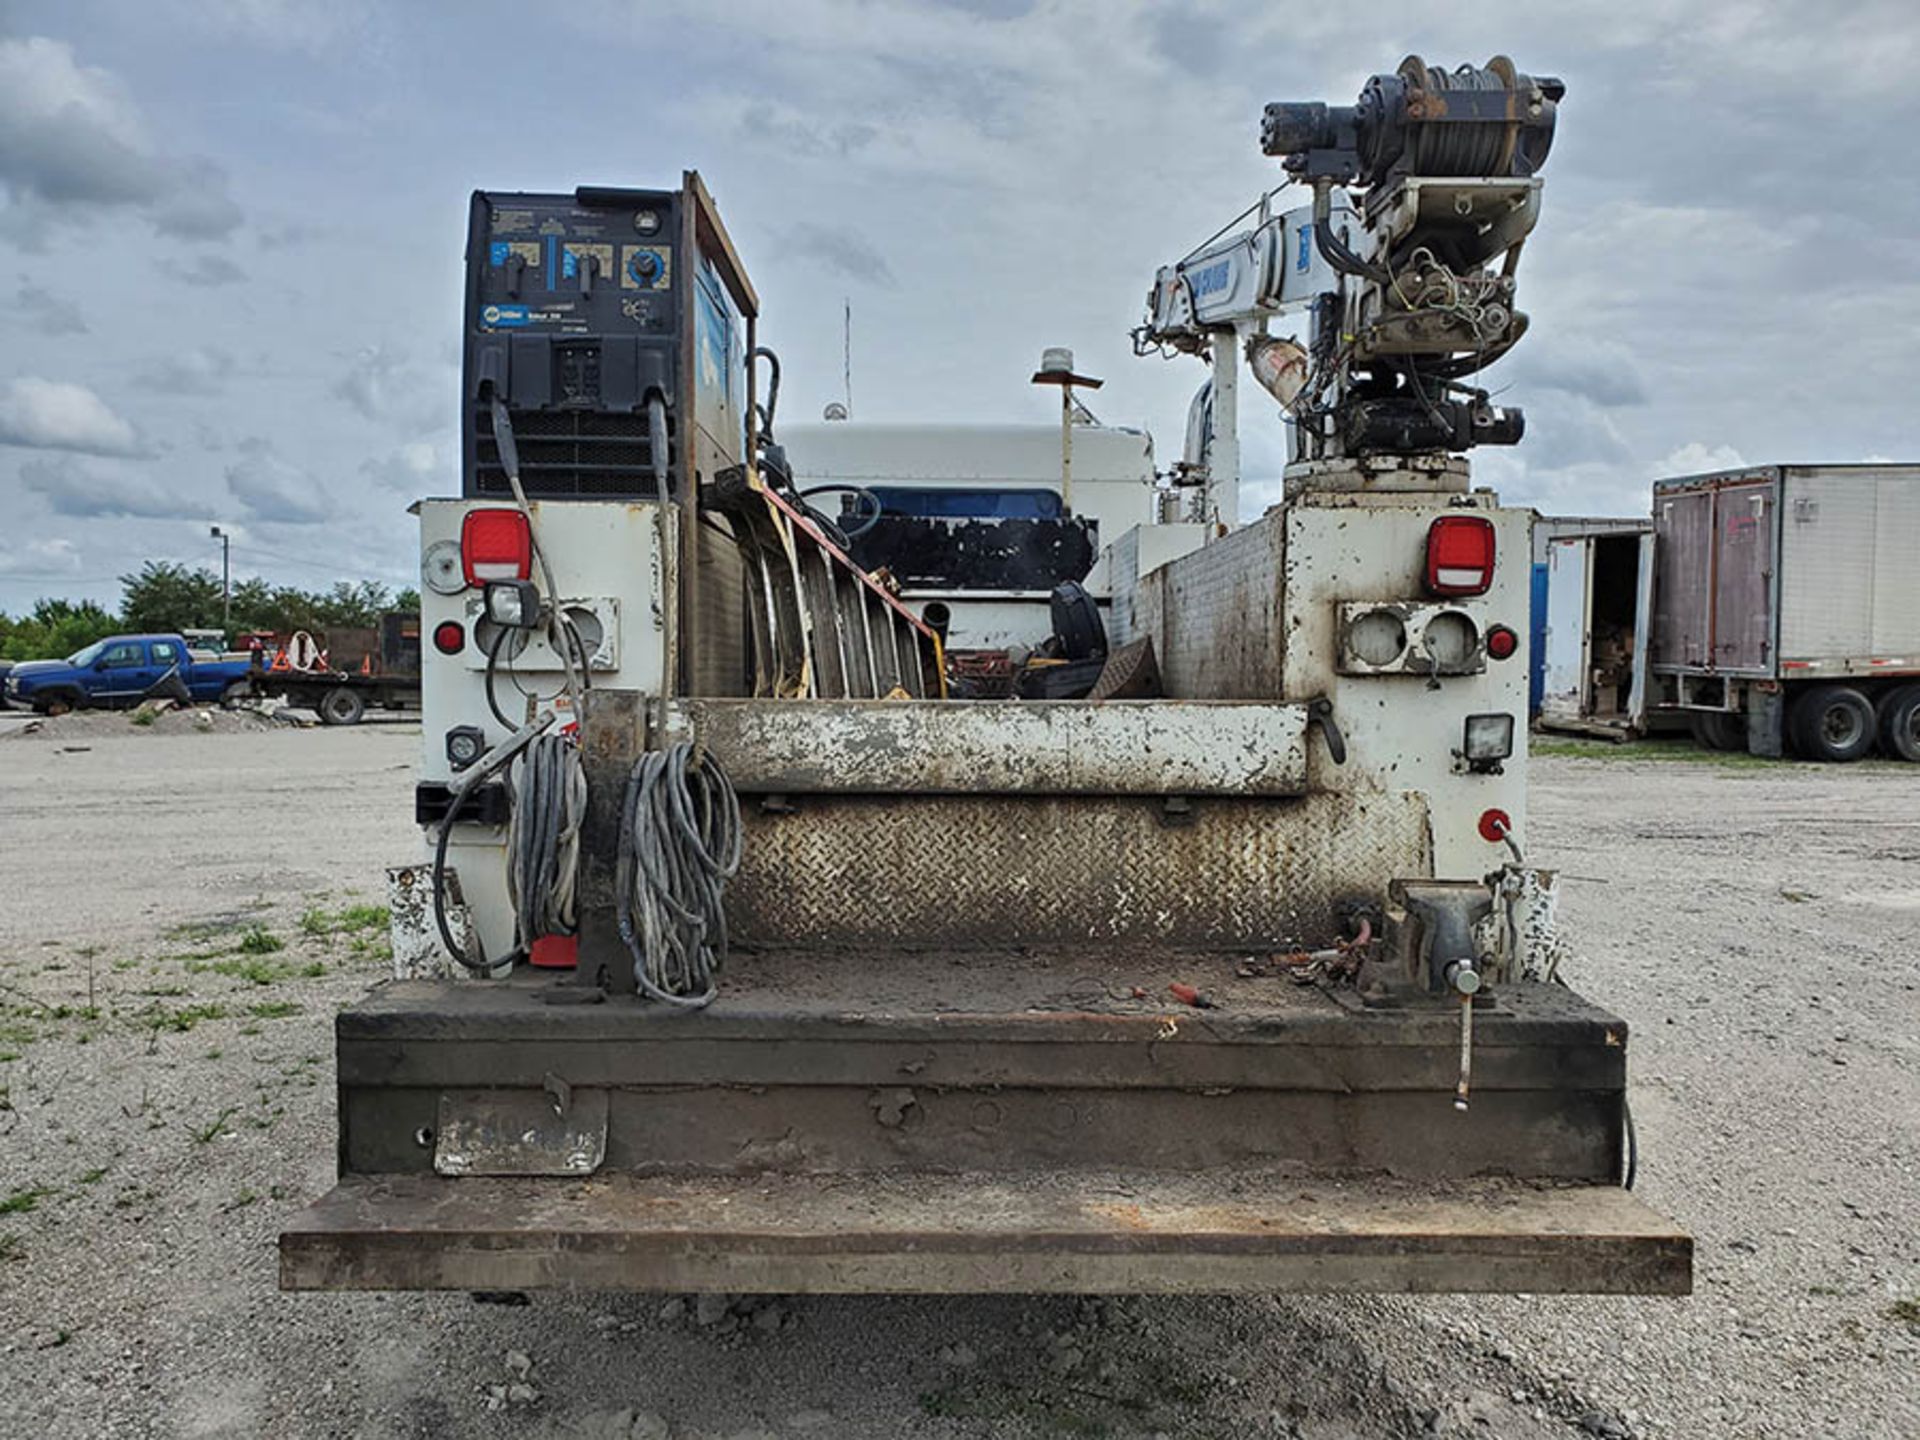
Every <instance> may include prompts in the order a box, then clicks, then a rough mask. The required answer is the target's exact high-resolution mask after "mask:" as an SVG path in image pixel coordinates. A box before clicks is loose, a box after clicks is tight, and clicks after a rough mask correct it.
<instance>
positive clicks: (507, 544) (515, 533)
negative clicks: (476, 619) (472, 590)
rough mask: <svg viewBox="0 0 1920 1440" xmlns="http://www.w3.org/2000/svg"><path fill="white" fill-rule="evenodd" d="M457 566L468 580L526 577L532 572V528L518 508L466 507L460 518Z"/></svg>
mask: <svg viewBox="0 0 1920 1440" xmlns="http://www.w3.org/2000/svg"><path fill="white" fill-rule="evenodd" d="M460 566H461V569H462V570H464V571H465V572H466V577H467V584H469V585H484V584H486V583H487V582H488V581H489V580H525V579H526V578H528V577H529V576H530V575H532V574H533V529H532V527H531V526H530V525H528V523H527V517H526V516H525V515H524V514H522V513H521V512H520V511H518V510H493V509H488V510H469V511H468V512H467V518H466V519H465V520H462V521H461V522H460Z"/></svg>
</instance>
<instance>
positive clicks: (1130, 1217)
mask: <svg viewBox="0 0 1920 1440" xmlns="http://www.w3.org/2000/svg"><path fill="white" fill-rule="evenodd" d="M1692 1253H1693V1243H1692V1240H1691V1238H1690V1237H1689V1236H1687V1235H1686V1234H1685V1233H1684V1232H1683V1231H1681V1230H1679V1229H1678V1228H1677V1227H1675V1226H1674V1225H1673V1224H1671V1223H1670V1222H1668V1221H1666V1220H1663V1219H1661V1218H1660V1217H1659V1216H1658V1215H1656V1214H1655V1213H1654V1212H1652V1211H1651V1210H1649V1209H1648V1208H1647V1207H1646V1206H1645V1205H1643V1204H1642V1203H1641V1202H1640V1201H1638V1200H1636V1199H1634V1198H1633V1197H1632V1196H1631V1195H1629V1194H1627V1193H1626V1192H1624V1191H1622V1190H1619V1189H1617V1188H1615V1187H1612V1186H1604V1185H1602V1186H1565V1187H1547V1186H1530V1185H1526V1184H1522V1183H1517V1182H1502V1181H1474V1182H1458V1183H1452V1184H1446V1185H1436V1184H1424V1185H1408V1184H1404V1183H1393V1182H1387V1181H1369V1180H1355V1181H1340V1182H1332V1181H1323V1180H1319V1179H1315V1180H1310V1181H1303V1180H1302V1179H1300V1178H1299V1177H1298V1176H1289V1175H1288V1174H1286V1173H1285V1172H1276V1171H1271V1170H1247V1171H1235V1170H1224V1171H1214V1172H1210V1173H1207V1174H1203V1175H1191V1174H1166V1173H1161V1172H1118V1173H1115V1172H1066V1173H1062V1172H1055V1173H1052V1174H1046V1175H1022V1176H1017V1177H1016V1176H1007V1175H991V1174H966V1175H958V1176H956V1175H942V1176H937V1177H933V1176H911V1175H896V1174H889V1173H885V1172H875V1173H852V1174H841V1175H836V1176H831V1177H819V1176H812V1177H809V1176H795V1175H778V1176H764V1175H763V1176H754V1177H751V1178H745V1177H739V1176H732V1177H723V1176H700V1175H666V1176H653V1177H644V1178H643V1177H633V1176H613V1177H605V1178H595V1179H592V1180H587V1181H571V1180H556V1179H544V1180H527V1179H461V1180H445V1179H440V1178H437V1177H431V1176H408V1177H399V1176H391V1177H382V1178H380V1179H377V1180H368V1179H350V1180H347V1181H343V1182H342V1183H341V1184H340V1185H339V1186H338V1187H336V1188H335V1189H334V1190H333V1191H332V1192H331V1193H329V1194H328V1195H326V1196H324V1197H323V1198H322V1199H320V1200H319V1201H317V1202H316V1203H315V1204H313V1205H312V1206H310V1207H309V1208H308V1209H306V1210H305V1211H303V1212H301V1213H300V1214H298V1215H296V1216H295V1217H293V1218H292V1219H291V1220H290V1222H289V1223H288V1227H287V1229H286V1231H285V1233H283V1234H282V1235H281V1237H280V1283H281V1287H282V1288H283V1289H289V1290H366V1289H451V1290H533V1289H555V1288H557V1289H569V1290H613V1289H636V1290H670V1291H723V1292H778V1293H875V1292H891V1293H986V1292H1012V1293H1028V1294H1031V1293H1041V1292H1062V1293H1094V1292H1111V1293H1206V1292H1248V1291H1274V1290H1292V1291H1317V1292H1345V1291H1371V1292H1381V1293H1394V1292H1398V1293H1443V1292H1480V1293H1552V1294H1565V1293H1604V1294H1642V1295H1646V1294H1657V1295H1682V1294H1686V1293H1688V1292H1689V1291H1690V1289H1691V1285H1692Z"/></svg>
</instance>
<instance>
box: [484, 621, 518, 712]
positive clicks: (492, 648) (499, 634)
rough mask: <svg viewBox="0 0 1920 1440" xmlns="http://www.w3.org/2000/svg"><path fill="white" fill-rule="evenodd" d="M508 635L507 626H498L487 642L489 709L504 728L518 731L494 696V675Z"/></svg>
mask: <svg viewBox="0 0 1920 1440" xmlns="http://www.w3.org/2000/svg"><path fill="white" fill-rule="evenodd" d="M507 634H508V631H507V627H506V626H504V625H496V626H495V627H494V630H493V639H491V640H490V641H488V642H487V669H486V691H487V709H489V710H491V711H492V712H493V718H494V719H495V720H497V721H499V722H500V724H501V725H502V726H503V727H504V728H506V729H508V730H513V729H517V728H518V727H517V726H516V725H515V724H514V723H513V721H511V720H509V719H508V718H507V716H506V712H505V711H503V710H501V708H500V702H499V701H498V700H496V699H495V698H494V694H493V677H494V673H495V672H496V671H497V670H498V669H499V667H500V647H501V646H502V645H504V644H506V641H507Z"/></svg>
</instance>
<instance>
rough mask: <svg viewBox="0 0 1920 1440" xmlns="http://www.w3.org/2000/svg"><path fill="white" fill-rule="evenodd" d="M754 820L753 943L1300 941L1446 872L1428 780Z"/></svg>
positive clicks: (743, 916)
mask: <svg viewBox="0 0 1920 1440" xmlns="http://www.w3.org/2000/svg"><path fill="white" fill-rule="evenodd" d="M795 708H797V707H795ZM746 820H747V826H748V833H747V841H746V857H745V860H744V862H743V863H742V865H741V869H740V873H739V875H738V876H737V877H735V879H734V880H733V881H731V882H730V883H729V885H728V887H727V913H728V919H729V922H730V924H731V925H732V928H733V934H734V937H735V939H736V940H738V941H739V942H741V943H743V944H747V945H764V946H790V945H818V946H830V947H835V948H839V949H859V948H862V947H868V946H900V945H905V946H910V947H924V948H936V947H941V946H950V947H954V948H957V949H963V950H964V949H979V948H983V947H984V948H999V947H1004V946H1008V945H1037V944H1068V945H1071V944H1076V943H1086V942H1090V941H1091V942H1098V943H1118V942H1121V941H1124V942H1125V943H1126V944H1127V945H1129V946H1134V947H1140V946H1154V945H1191V946H1194V947H1196V948H1201V949H1240V948H1247V949H1255V950H1257V949H1259V948H1260V947H1262V946H1266V947H1268V948H1285V946H1286V944H1287V943H1288V942H1304V941H1306V940H1315V941H1317V942H1324V940H1325V938H1326V937H1328V936H1331V935H1333V934H1336V933H1338V932H1337V928H1336V927H1337V923H1338V922H1337V916H1336V909H1337V907H1338V906H1339V904H1340V903H1341V902H1342V901H1344V900H1348V899H1354V898H1366V897H1378V896H1380V895H1382V894H1384V893H1385V892H1386V888H1387V884H1388V882H1389V881H1391V880H1394V879H1396V878H1398V877H1401V876H1407V875H1430V874H1432V873H1433V866H1432V856H1431V848H1430V841H1429V838H1428V837H1429V829H1428V819H1427V805H1426V801H1425V798H1424V797H1423V796H1422V795H1420V794H1417V793H1403V794H1379V793H1375V794H1365V795H1310V796H1305V797H1302V798H1300V799H1297V800H1257V799H1256V800H1226V799H1196V800H1193V801H1192V802H1191V803H1190V805H1189V806H1188V807H1187V808H1186V809H1184V810H1176V811H1169V810H1168V809H1167V808H1166V806H1165V805H1164V804H1163V803H1162V802H1160V801H1158V800H1153V799H1148V798H1144V797H1142V798H1135V797H1131V796H1115V797H1110V798H1103V797H1085V796H1072V797H1062V798H1049V797H1035V796H1019V795H998V796H993V795H980V796H974V795H955V796H940V797H930V796H905V797H887V796H863V795H854V796H834V797H828V796H803V797H796V798H795V799H794V800H793V802H792V809H791V813H778V814H774V813H768V812H766V811H764V810H761V809H759V808H757V807H755V806H752V805H749V806H748V807H747V809H746ZM983 857H992V859H991V863H982V859H983Z"/></svg>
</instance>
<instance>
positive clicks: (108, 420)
mask: <svg viewBox="0 0 1920 1440" xmlns="http://www.w3.org/2000/svg"><path fill="white" fill-rule="evenodd" d="M0 445H19V446H22V447H24V448H26V449H29V450H77V451H80V452H81V453H82V454H86V455H136V454H138V453H139V452H140V440H139V436H138V435H136V434H135V433H134V428H133V426H131V425H129V424H128V423H127V422H126V421H125V420H123V419H121V418H120V416H118V415H116V414H115V413H114V412H113V410H112V409H111V408H110V407H109V406H108V405H107V402H106V401H104V400H102V399H101V398H100V397H99V396H98V395H96V394H94V393H93V391H91V390H89V389H88V388H87V387H86V386H84V385H68V384H63V383H61V382H60V381H57V380H42V379H40V378H38V377H37V376H31V375H28V376H22V377H21V378H20V379H18V380H10V381H8V382H7V384H6V387H5V388H4V389H0Z"/></svg>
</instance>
